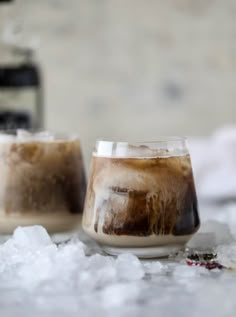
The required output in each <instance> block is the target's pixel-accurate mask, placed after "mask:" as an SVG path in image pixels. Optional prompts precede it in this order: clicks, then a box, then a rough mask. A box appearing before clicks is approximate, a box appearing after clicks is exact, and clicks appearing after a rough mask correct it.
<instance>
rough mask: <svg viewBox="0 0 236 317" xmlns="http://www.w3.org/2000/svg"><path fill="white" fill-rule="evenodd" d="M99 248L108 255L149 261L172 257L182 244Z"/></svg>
mask: <svg viewBox="0 0 236 317" xmlns="http://www.w3.org/2000/svg"><path fill="white" fill-rule="evenodd" d="M101 248H102V249H103V250H104V251H105V252H106V253H107V254H110V255H119V254H121V253H131V254H134V255H136V256H137V257H139V258H143V259H151V258H163V257H167V256H169V255H173V254H175V253H177V252H178V251H180V250H182V249H184V245H183V244H176V245H165V246H164V245H163V246H155V247H128V248H127V247H123V248H119V247H111V246H105V245H102V246H101Z"/></svg>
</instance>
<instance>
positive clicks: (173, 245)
mask: <svg viewBox="0 0 236 317" xmlns="http://www.w3.org/2000/svg"><path fill="white" fill-rule="evenodd" d="M186 142H187V141H186V139H185V138H180V137H168V138H162V139H160V140H159V141H156V142H142V143H141V142H140V143H139V142H136V143H128V142H110V141H97V143H96V147H95V150H94V152H93V156H92V162H91V171H90V178H89V183H88V187H87V194H86V199H85V206H84V213H83V221H82V223H83V229H84V230H85V232H86V233H87V234H88V235H89V236H90V237H92V238H93V239H95V240H96V241H97V242H98V243H99V244H100V245H102V247H103V249H104V250H105V251H106V252H107V253H109V254H114V255H116V254H119V253H121V252H131V253H133V254H135V255H137V256H139V257H144V258H148V257H160V256H166V255H169V254H171V253H173V252H176V251H178V250H180V249H182V248H183V246H184V245H185V244H186V243H187V241H188V240H189V239H190V238H191V237H192V235H193V234H194V233H195V232H196V231H197V230H198V228H199V225H200V221H199V215H198V204H197V197H196V191H195V185H194V179H193V172H192V167H191V160H190V155H189V152H188V149H187V145H186Z"/></svg>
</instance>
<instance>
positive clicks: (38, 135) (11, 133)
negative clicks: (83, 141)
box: [0, 129, 80, 144]
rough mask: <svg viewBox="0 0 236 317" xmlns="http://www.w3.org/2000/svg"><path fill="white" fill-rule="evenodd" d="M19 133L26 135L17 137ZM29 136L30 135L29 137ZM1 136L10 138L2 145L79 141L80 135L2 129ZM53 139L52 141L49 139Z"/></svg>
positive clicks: (1, 141) (49, 131) (0, 130)
mask: <svg viewBox="0 0 236 317" xmlns="http://www.w3.org/2000/svg"><path fill="white" fill-rule="evenodd" d="M17 131H19V132H23V133H25V134H26V135H25V136H22V135H17ZM27 134H28V135H27ZM0 136H6V137H9V139H8V140H7V139H6V140H1V138H0V144H1V143H12V142H13V143H24V142H26V143H29V142H43V143H45V142H60V141H62V142H64V141H74V140H79V141H80V137H79V135H78V133H67V132H59V131H54V130H50V129H0ZM49 137H51V139H49Z"/></svg>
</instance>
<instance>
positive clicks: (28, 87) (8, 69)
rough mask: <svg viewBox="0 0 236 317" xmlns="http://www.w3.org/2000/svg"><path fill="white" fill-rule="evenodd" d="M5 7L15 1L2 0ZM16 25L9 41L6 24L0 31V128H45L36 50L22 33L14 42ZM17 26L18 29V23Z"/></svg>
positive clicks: (0, 3) (12, 4)
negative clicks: (4, 34) (5, 33)
mask: <svg viewBox="0 0 236 317" xmlns="http://www.w3.org/2000/svg"><path fill="white" fill-rule="evenodd" d="M3 2H6V3H3ZM2 6H4V7H5V8H6V7H8V10H11V6H14V1H0V10H1V8H2ZM5 12H6V11H5ZM5 12H2V14H5ZM4 18H6V17H5V16H4ZM18 23H19V22H18ZM7 25H8V26H9V23H8V24H7ZM14 27H15V26H14V21H13V22H12V25H11V31H12V33H13V36H12V34H10V35H11V36H10V41H6V39H5V41H3V40H2V39H3V38H4V37H3V36H2V34H3V33H4V28H5V25H2V27H1V30H0V33H1V34H0V35H1V41H0V130H8V129H13V130H14V129H33V130H34V129H42V128H43V126H44V124H43V92H42V80H41V72H40V68H39V66H38V64H37V63H36V62H35V51H34V49H32V48H30V47H27V43H21V42H20V41H19V36H18V38H16V41H15V42H14V32H15V30H14ZM16 27H17V28H18V29H19V25H17V26H16ZM16 27H15V28H16Z"/></svg>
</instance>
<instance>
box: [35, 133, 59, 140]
mask: <svg viewBox="0 0 236 317" xmlns="http://www.w3.org/2000/svg"><path fill="white" fill-rule="evenodd" d="M34 140H35V141H41V142H52V141H54V140H55V133H53V132H50V131H42V132H38V133H35V135H34Z"/></svg>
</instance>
